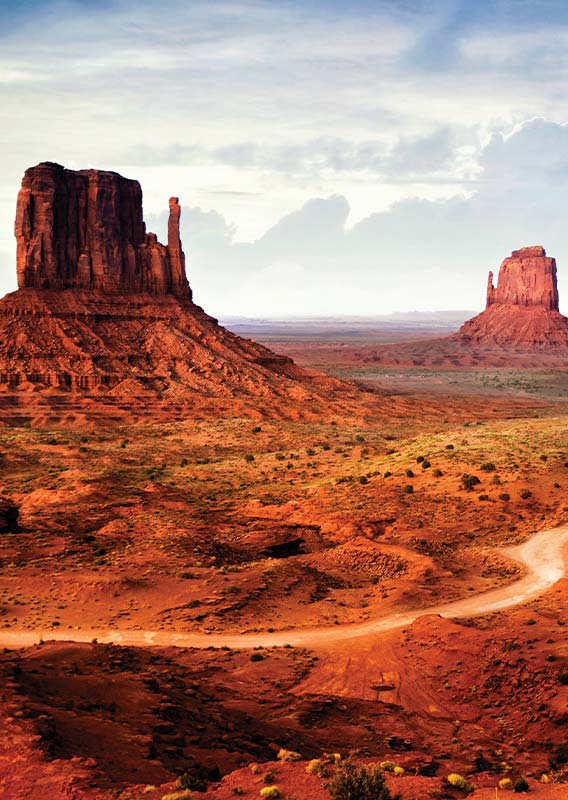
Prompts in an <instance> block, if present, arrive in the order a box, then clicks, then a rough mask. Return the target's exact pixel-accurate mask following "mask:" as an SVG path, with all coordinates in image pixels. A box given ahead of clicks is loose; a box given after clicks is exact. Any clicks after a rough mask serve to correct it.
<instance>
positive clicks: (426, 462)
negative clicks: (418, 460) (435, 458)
mask: <svg viewBox="0 0 568 800" xmlns="http://www.w3.org/2000/svg"><path fill="white" fill-rule="evenodd" d="M431 466H432V464H430V462H429V461H428V459H427V458H425V459H424V461H423V462H422V469H430V467H431Z"/></svg>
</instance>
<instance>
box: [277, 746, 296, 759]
mask: <svg viewBox="0 0 568 800" xmlns="http://www.w3.org/2000/svg"><path fill="white" fill-rule="evenodd" d="M276 758H277V759H278V761H300V759H301V758H302V756H301V755H300V754H299V753H296V751H295V750H285V749H284V748H283V747H281V748H280V750H279V751H278V755H277V756H276Z"/></svg>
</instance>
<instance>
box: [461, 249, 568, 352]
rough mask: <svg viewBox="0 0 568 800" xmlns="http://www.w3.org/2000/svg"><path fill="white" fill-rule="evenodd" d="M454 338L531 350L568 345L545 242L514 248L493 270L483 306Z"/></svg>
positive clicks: (565, 322)
mask: <svg viewBox="0 0 568 800" xmlns="http://www.w3.org/2000/svg"><path fill="white" fill-rule="evenodd" d="M455 336H456V338H458V339H460V340H462V341H463V342H471V343H474V344H488V345H491V344H494V345H498V346H501V347H516V348H524V349H527V350H547V349H557V348H565V347H568V318H566V317H565V316H563V315H562V314H560V312H559V310H558V285H557V278H556V261H555V259H554V258H549V257H548V256H547V255H546V251H545V249H544V247H541V246H535V247H523V248H521V249H520V250H514V251H513V252H512V254H511V256H510V257H509V258H506V259H505V260H504V261H503V263H502V264H501V266H500V268H499V277H498V281H497V286H494V285H493V273H492V272H490V273H489V280H488V284H487V303H486V308H485V311H483V312H482V313H481V314H478V315H477V316H475V317H473V319H470V320H468V321H467V322H466V323H464V325H462V327H461V328H460V330H459V332H458V333H457V334H456V335H455Z"/></svg>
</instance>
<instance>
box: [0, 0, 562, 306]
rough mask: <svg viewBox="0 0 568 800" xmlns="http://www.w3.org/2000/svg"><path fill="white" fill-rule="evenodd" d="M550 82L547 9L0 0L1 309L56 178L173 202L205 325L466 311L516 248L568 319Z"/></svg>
mask: <svg viewBox="0 0 568 800" xmlns="http://www.w3.org/2000/svg"><path fill="white" fill-rule="evenodd" d="M567 78H568V4H566V3H565V0H542V1H539V0H491V2H488V1H487V0H430V1H429V2H428V1H427V0H374V1H371V0H343V2H337V0H282V1H281V0H276V1H275V0H272V1H267V0H204V1H203V2H194V0H169V2H167V3H165V2H156V1H155V0H0V145H1V146H0V293H2V294H3V293H4V292H7V291H11V290H13V289H14V288H16V279H15V243H14V237H13V224H14V213H15V202H16V196H17V192H18V188H19V185H20V181H21V177H22V175H23V172H24V170H25V169H26V168H27V167H29V166H32V165H34V164H37V163H39V162H41V161H57V162H59V163H61V164H63V165H65V166H67V167H69V168H73V169H81V168H87V167H95V168H99V169H111V170H115V171H117V172H120V173H121V174H123V175H125V176H127V177H130V178H136V179H137V180H139V181H140V183H141V185H142V189H143V192H144V208H145V217H146V220H147V223H148V229H149V230H154V231H155V232H157V233H158V234H159V235H161V236H164V234H165V224H166V219H167V217H166V209H167V200H168V197H170V196H171V195H177V196H179V197H180V201H181V204H182V209H183V210H182V240H183V243H184V249H185V251H186V254H187V270H188V277H189V279H190V282H191V285H192V287H193V290H194V296H195V299H196V301H197V302H199V303H200V304H201V305H203V306H204V307H205V308H206V310H207V311H209V312H210V313H211V314H213V315H215V316H223V315H225V316H226V315H232V316H235V315H246V316H260V317H262V316H264V317H266V316H278V317H281V316H293V315H302V316H305V315H310V314H313V315H329V316H337V315H357V314H360V315H373V314H385V313H390V312H392V311H410V310H442V309H480V308H481V307H482V306H483V302H484V294H485V287H486V280H487V272H488V270H489V269H493V270H494V271H496V270H497V269H498V266H499V264H500V262H501V261H502V260H503V258H505V257H506V256H507V255H508V254H509V253H510V252H511V251H512V250H513V249H517V248H519V247H522V246H525V245H531V244H542V245H544V246H545V247H546V249H547V252H548V254H549V255H552V256H555V257H556V258H557V261H558V274H559V289H560V298H561V305H562V300H563V298H564V300H565V303H564V308H565V309H566V311H568V225H567V224H566V217H567V214H568V102H567V101H568V80H567ZM564 287H566V288H565V289H564Z"/></svg>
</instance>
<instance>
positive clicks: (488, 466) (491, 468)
mask: <svg viewBox="0 0 568 800" xmlns="http://www.w3.org/2000/svg"><path fill="white" fill-rule="evenodd" d="M479 469H482V470H483V472H495V469H496V467H495V464H494V463H493V462H492V461H485V462H484V463H483V464H481V465H480V467H479Z"/></svg>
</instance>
